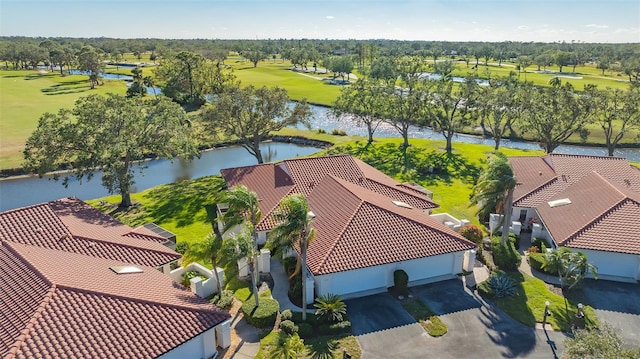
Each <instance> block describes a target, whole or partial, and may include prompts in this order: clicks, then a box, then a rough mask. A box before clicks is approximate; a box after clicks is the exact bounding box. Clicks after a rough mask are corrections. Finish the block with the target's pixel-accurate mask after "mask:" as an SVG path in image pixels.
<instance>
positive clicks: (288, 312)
mask: <svg viewBox="0 0 640 359" xmlns="http://www.w3.org/2000/svg"><path fill="white" fill-rule="evenodd" d="M291 318H293V313H292V312H291V309H285V310H283V311H282V313H280V320H291Z"/></svg>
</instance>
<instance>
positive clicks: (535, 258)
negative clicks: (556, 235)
mask: <svg viewBox="0 0 640 359" xmlns="http://www.w3.org/2000/svg"><path fill="white" fill-rule="evenodd" d="M532 248H538V247H532ZM546 261H547V260H546V259H545V256H544V253H529V265H530V266H531V268H533V269H535V270H537V271H540V272H544V270H543V269H542V265H543V264H544V263H545V262H546Z"/></svg>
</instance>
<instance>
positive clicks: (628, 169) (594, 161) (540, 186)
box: [509, 154, 640, 207]
mask: <svg viewBox="0 0 640 359" xmlns="http://www.w3.org/2000/svg"><path fill="white" fill-rule="evenodd" d="M509 161H510V163H511V165H512V167H513V170H514V172H515V175H516V179H517V181H518V185H517V186H516V189H515V191H514V197H513V198H514V205H515V206H518V207H536V206H538V205H539V204H541V203H544V202H547V201H548V200H549V199H550V198H552V197H553V196H554V195H556V194H558V193H560V192H562V191H564V190H565V189H566V188H568V187H569V186H570V185H572V184H573V183H576V182H578V181H579V180H580V179H582V177H584V176H586V175H587V174H589V173H590V172H592V171H596V172H598V173H600V174H601V175H602V176H603V177H604V178H606V179H607V180H609V181H612V182H613V183H619V184H621V185H623V186H626V187H629V188H630V189H632V190H634V191H637V192H640V172H638V171H637V170H636V169H634V168H633V167H632V166H631V165H629V162H628V161H627V160H626V159H624V158H618V157H598V156H580V155H562V154H549V155H546V156H543V157H533V156H531V157H510V158H509Z"/></svg>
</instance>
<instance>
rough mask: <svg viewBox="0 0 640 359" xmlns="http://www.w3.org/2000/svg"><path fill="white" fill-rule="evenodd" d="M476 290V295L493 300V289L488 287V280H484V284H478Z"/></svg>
mask: <svg viewBox="0 0 640 359" xmlns="http://www.w3.org/2000/svg"><path fill="white" fill-rule="evenodd" d="M477 289H478V293H480V295H483V296H485V297H489V298H493V289H492V288H491V286H490V285H489V280H488V279H487V280H485V281H484V282H481V283H480V284H478V286H477Z"/></svg>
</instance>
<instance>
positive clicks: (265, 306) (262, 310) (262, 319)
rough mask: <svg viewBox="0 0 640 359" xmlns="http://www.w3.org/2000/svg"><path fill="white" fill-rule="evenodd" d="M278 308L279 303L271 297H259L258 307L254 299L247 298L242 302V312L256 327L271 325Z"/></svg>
mask: <svg viewBox="0 0 640 359" xmlns="http://www.w3.org/2000/svg"><path fill="white" fill-rule="evenodd" d="M279 310H280V305H279V304H278V302H277V301H276V300H274V299H271V298H260V306H259V307H256V302H255V301H254V300H247V301H246V302H244V303H243V304H242V314H244V317H245V318H246V319H247V322H249V324H251V325H253V326H254V327H256V328H267V327H269V326H273V324H274V323H275V321H276V316H277V314H278V311H279Z"/></svg>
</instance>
